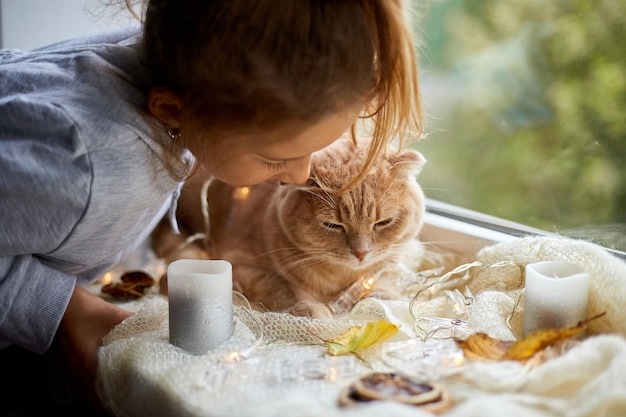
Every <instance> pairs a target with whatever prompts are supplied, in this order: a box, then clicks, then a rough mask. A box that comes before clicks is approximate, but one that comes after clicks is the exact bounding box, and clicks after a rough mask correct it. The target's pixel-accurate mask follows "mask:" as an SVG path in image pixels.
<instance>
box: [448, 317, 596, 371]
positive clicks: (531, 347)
mask: <svg viewBox="0 0 626 417" xmlns="http://www.w3.org/2000/svg"><path fill="white" fill-rule="evenodd" d="M604 314H605V313H602V314H598V315H597V316H594V317H592V318H590V319H588V320H585V321H583V322H580V323H578V324H577V325H576V326H574V327H570V328H566V329H541V330H537V331H536V332H533V333H532V334H530V335H528V336H526V337H525V338H523V339H520V340H517V341H503V340H498V339H495V338H493V337H491V336H489V335H487V334H485V333H475V334H473V335H471V336H470V337H468V338H467V339H465V340H456V344H457V345H458V346H459V347H460V348H461V349H463V352H464V353H465V356H466V357H467V358H468V359H471V360H483V361H498V360H514V361H519V362H525V361H527V360H529V359H530V358H531V357H533V356H534V355H535V354H536V353H539V352H542V351H543V350H544V349H546V348H547V347H550V346H556V345H557V344H559V343H561V342H563V341H565V340H567V339H569V338H570V337H572V336H575V335H577V334H579V333H582V332H583V331H584V330H585V329H586V328H587V325H588V324H589V322H590V321H592V320H595V319H597V318H600V317H602V316H603V315H604Z"/></svg>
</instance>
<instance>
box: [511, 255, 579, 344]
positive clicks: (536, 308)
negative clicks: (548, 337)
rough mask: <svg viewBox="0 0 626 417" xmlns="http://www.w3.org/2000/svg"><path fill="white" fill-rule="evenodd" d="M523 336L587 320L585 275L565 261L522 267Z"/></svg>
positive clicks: (566, 326) (538, 263) (567, 326)
mask: <svg viewBox="0 0 626 417" xmlns="http://www.w3.org/2000/svg"><path fill="white" fill-rule="evenodd" d="M525 279H526V284H525V287H526V289H525V302H524V328H523V334H524V336H527V335H529V334H531V333H533V332H534V331H536V330H540V329H547V328H569V327H572V326H575V325H577V324H578V323H579V322H581V321H583V320H585V319H586V318H587V300H588V298H589V274H588V273H587V272H585V271H584V270H583V269H581V268H580V267H579V266H577V265H575V264H572V263H569V262H565V261H546V262H537V263H531V264H528V265H526V277H525Z"/></svg>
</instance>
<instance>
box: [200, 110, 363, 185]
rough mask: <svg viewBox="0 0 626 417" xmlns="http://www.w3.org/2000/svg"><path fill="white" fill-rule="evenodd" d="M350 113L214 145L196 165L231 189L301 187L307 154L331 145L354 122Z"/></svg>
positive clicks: (354, 117) (305, 174)
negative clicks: (274, 184) (276, 183)
mask: <svg viewBox="0 0 626 417" xmlns="http://www.w3.org/2000/svg"><path fill="white" fill-rule="evenodd" d="M356 117H357V112H355V111H350V112H346V113H338V114H334V115H332V116H329V117H326V118H325V119H322V120H321V121H319V122H317V123H314V124H312V125H302V124H297V125H290V126H285V127H282V128H279V129H276V130H274V131H271V132H267V133H257V134H250V135H244V136H239V137H236V138H233V137H229V138H227V139H223V140H220V141H218V143H216V144H215V146H214V147H213V149H212V151H211V152H210V153H209V154H210V155H209V156H208V160H205V161H199V162H200V163H201V164H202V165H203V166H204V167H205V168H206V169H207V171H208V172H209V173H210V174H211V175H212V176H213V177H214V178H216V179H218V180H220V181H222V182H225V183H227V184H230V185H233V186H240V187H241V186H248V185H254V184H258V183H260V182H263V181H265V180H268V179H272V178H273V179H278V180H280V181H282V182H285V183H290V184H302V183H304V182H305V181H306V180H307V179H308V178H309V162H310V159H311V154H312V153H313V152H316V151H318V150H320V149H322V148H325V147H326V146H328V145H330V144H331V143H333V142H334V141H335V140H336V139H338V138H339V137H340V136H341V135H342V134H343V133H344V132H345V131H346V130H348V128H350V126H351V125H352V123H353V122H354V121H355V120H356Z"/></svg>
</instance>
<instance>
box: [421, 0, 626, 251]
mask: <svg viewBox="0 0 626 417" xmlns="http://www.w3.org/2000/svg"><path fill="white" fill-rule="evenodd" d="M417 1H424V0H417ZM426 1H427V3H422V2H420V3H419V9H418V12H419V14H420V16H419V17H418V18H417V19H416V30H417V31H418V35H419V36H420V38H422V45H421V46H420V47H419V49H420V55H421V58H420V61H421V62H420V65H421V70H420V72H421V77H422V79H421V84H422V89H423V91H424V101H425V105H426V112H427V115H428V125H427V126H426V131H427V134H428V136H427V138H426V139H425V140H423V141H420V142H418V143H417V144H416V145H415V147H416V148H417V149H419V150H420V151H421V152H422V153H423V154H424V155H425V157H426V159H427V160H428V163H427V165H426V167H425V169H424V172H423V173H422V174H421V175H420V182H421V184H422V186H423V187H424V189H425V192H426V195H427V196H428V197H430V198H432V199H435V200H440V201H445V202H447V203H451V204H455V205H459V206H463V207H465V208H468V209H471V210H475V211H479V212H483V213H487V214H490V215H493V216H497V217H501V218H504V219H507V220H512V221H515V222H518V223H522V224H526V225H529V226H532V227H535V228H540V229H543V230H546V231H549V232H557V233H561V234H564V235H569V236H574V237H582V238H586V239H588V240H591V241H595V242H597V243H601V244H605V245H607V246H609V247H613V248H617V249H621V250H626V0H597V1H590V0H549V1H545V0H506V1H502V0H439V1H437V0H433V1H428V0H426Z"/></svg>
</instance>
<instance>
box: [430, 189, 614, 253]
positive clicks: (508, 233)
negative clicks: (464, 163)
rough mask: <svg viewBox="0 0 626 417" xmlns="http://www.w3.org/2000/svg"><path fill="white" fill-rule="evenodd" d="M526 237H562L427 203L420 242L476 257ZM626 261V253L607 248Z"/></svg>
mask: <svg viewBox="0 0 626 417" xmlns="http://www.w3.org/2000/svg"><path fill="white" fill-rule="evenodd" d="M525 236H558V235H557V234H554V233H549V232H547V231H545V230H540V229H535V228H532V227H528V226H525V225H522V224H519V223H515V222H511V221H508V220H503V219H500V218H497V217H493V216H489V215H486V214H483V213H479V212H475V211H472V210H468V209H464V208H461V207H458V206H454V205H452V204H447V203H443V202H441V201H437V200H431V199H426V213H425V215H424V227H423V228H422V232H421V233H420V240H422V241H423V242H428V243H429V244H432V245H433V246H435V247H438V248H439V249H441V250H444V251H446V252H453V253H457V254H459V255H463V256H473V255H475V254H476V253H477V252H478V251H479V250H480V249H482V248H484V247H485V246H489V245H493V244H496V243H501V242H510V241H512V240H515V239H519V238H520V237H525ZM605 249H606V250H607V251H608V252H609V253H611V254H612V255H614V256H616V257H618V258H621V259H623V260H625V261H626V253H624V252H621V251H618V250H614V249H610V248H605Z"/></svg>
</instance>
